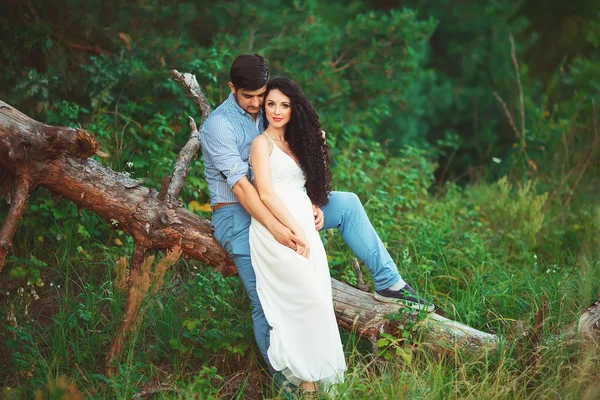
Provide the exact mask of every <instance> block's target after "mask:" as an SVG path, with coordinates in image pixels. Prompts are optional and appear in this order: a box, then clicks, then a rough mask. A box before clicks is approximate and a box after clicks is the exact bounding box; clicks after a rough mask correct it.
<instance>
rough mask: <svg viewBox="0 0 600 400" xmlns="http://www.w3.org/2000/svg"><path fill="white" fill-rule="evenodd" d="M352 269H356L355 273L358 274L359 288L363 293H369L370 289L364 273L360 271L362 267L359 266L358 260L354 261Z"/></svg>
mask: <svg viewBox="0 0 600 400" xmlns="http://www.w3.org/2000/svg"><path fill="white" fill-rule="evenodd" d="M352 267H353V268H354V272H355V273H356V279H357V280H358V288H359V289H360V290H362V291H363V292H369V287H368V286H367V284H366V283H365V280H364V279H363V275H362V271H361V270H360V265H359V264H358V260H357V259H356V258H353V259H352Z"/></svg>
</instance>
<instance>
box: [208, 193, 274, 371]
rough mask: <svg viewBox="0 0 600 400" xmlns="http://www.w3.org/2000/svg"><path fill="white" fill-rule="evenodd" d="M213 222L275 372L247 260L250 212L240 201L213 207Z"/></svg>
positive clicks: (266, 327) (258, 339) (256, 335)
mask: <svg viewBox="0 0 600 400" xmlns="http://www.w3.org/2000/svg"><path fill="white" fill-rule="evenodd" d="M212 224H213V229H214V237H215V239H217V241H218V242H219V243H220V244H221V246H223V248H224V249H225V250H227V252H228V253H229V254H230V255H231V258H232V259H233V262H234V264H235V267H236V268H237V271H238V275H239V277H240V279H241V280H242V283H243V285H244V288H245V289H246V292H247V293H248V298H249V299H250V304H251V305H252V322H253V325H254V338H255V339H256V344H257V345H258V349H259V351H260V353H261V354H262V356H263V358H264V360H265V361H266V363H267V366H268V367H269V370H270V371H271V372H274V371H273V368H272V367H271V364H270V363H269V358H268V356H267V348H268V347H269V331H270V326H269V324H268V322H267V319H266V317H265V314H264V312H263V309H262V306H261V304H260V299H259V298H258V293H257V292H256V276H255V274H254V269H253V268H252V263H251V261H250V244H249V242H248V238H249V237H248V230H249V228H250V215H249V214H248V213H247V212H246V211H245V210H244V209H243V208H242V206H241V205H237V204H236V205H231V206H226V207H221V208H220V209H218V210H217V211H215V213H214V215H213V218H212Z"/></svg>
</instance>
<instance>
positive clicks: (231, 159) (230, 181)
mask: <svg viewBox="0 0 600 400" xmlns="http://www.w3.org/2000/svg"><path fill="white" fill-rule="evenodd" d="M262 128H263V122H262V113H258V117H257V118H256V121H255V120H254V118H252V116H251V115H250V114H248V113H247V112H246V111H244V110H243V109H242V108H241V107H240V106H239V105H238V103H237V102H236V101H235V98H234V97H233V93H230V94H229V97H228V98H227V100H225V101H224V102H223V104H221V105H220V106H219V107H217V108H216V109H215V111H213V112H212V114H210V116H209V117H208V119H207V120H206V121H205V122H204V125H203V127H202V133H201V135H200V142H201V143H202V159H203V160H204V175H205V176H206V181H207V182H208V190H209V191H210V205H211V206H214V205H215V204H217V203H234V202H237V201H238V200H237V198H236V197H235V196H234V195H233V193H232V191H231V189H232V188H233V186H235V184H236V183H237V182H238V181H239V180H240V179H242V178H243V177H244V176H245V177H247V178H248V180H250V179H251V176H250V167H249V165H248V158H249V157H250V144H252V141H253V140H254V138H255V137H256V136H258V135H259V134H260V133H261V132H262Z"/></svg>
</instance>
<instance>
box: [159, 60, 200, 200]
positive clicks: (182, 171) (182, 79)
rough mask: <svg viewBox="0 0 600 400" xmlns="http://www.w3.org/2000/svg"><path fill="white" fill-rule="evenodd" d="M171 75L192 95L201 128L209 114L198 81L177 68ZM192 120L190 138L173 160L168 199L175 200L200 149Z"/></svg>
mask: <svg viewBox="0 0 600 400" xmlns="http://www.w3.org/2000/svg"><path fill="white" fill-rule="evenodd" d="M171 77H172V78H173V79H174V80H175V82H177V83H179V84H180V85H181V86H182V87H183V88H184V89H186V90H187V91H188V92H189V93H190V94H191V95H192V97H193V99H194V102H195V103H196V104H197V105H198V108H199V109H200V112H201V113H202V119H201V120H200V126H199V129H202V125H203V124H204V121H206V118H208V115H209V114H210V111H211V109H210V104H209V102H208V100H207V99H206V96H204V93H202V90H201V89H200V85H198V81H197V80H196V77H195V76H194V75H192V74H189V73H185V74H182V73H180V72H179V71H177V70H175V69H174V70H172V71H171ZM190 119H191V120H192V122H190V127H191V128H192V134H191V136H190V139H189V140H188V142H187V143H186V145H185V146H183V148H182V149H181V151H180V152H179V155H178V156H177V160H176V161H175V168H174V170H173V175H172V178H171V182H170V183H169V189H168V190H167V194H168V195H169V198H170V199H174V200H177V198H178V197H179V194H180V193H181V189H182V188H183V184H184V182H185V177H186V176H187V173H188V170H189V165H190V162H191V161H192V158H193V157H194V156H195V155H196V153H197V152H198V151H199V150H200V146H201V145H200V138H199V134H198V128H196V123H195V122H193V119H192V118H191V117H190Z"/></svg>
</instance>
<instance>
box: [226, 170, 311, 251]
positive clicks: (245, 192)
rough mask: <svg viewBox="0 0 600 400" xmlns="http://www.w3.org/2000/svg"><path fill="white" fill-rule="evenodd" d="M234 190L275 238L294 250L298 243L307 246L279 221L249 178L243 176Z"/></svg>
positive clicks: (243, 204) (245, 206)
mask: <svg viewBox="0 0 600 400" xmlns="http://www.w3.org/2000/svg"><path fill="white" fill-rule="evenodd" d="M232 191H233V194H234V196H235V197H236V198H237V199H238V201H239V202H240V204H241V205H242V207H244V209H245V210H246V211H248V214H250V215H252V216H253V217H254V218H256V219H257V220H258V222H260V223H261V224H262V225H263V226H264V227H265V228H267V229H268V230H269V232H271V234H272V235H273V237H274V238H275V240H277V241H278V242H279V243H281V244H282V245H284V246H287V247H289V248H291V249H292V250H296V248H297V245H300V246H305V243H304V242H303V241H302V240H300V238H299V237H298V236H296V235H294V234H293V233H292V231H291V230H290V229H289V228H288V227H286V226H285V225H283V224H282V223H281V222H279V220H278V219H277V218H275V216H274V215H273V213H272V212H271V211H269V209H268V208H267V206H265V203H263V202H262V200H261V199H260V196H259V195H258V192H257V191H256V188H255V187H254V185H252V184H251V183H250V181H248V178H246V177H243V178H241V179H240V180H239V181H238V182H237V183H236V184H235V186H234V187H233V190H232Z"/></svg>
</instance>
